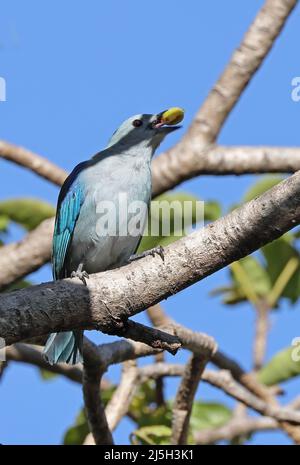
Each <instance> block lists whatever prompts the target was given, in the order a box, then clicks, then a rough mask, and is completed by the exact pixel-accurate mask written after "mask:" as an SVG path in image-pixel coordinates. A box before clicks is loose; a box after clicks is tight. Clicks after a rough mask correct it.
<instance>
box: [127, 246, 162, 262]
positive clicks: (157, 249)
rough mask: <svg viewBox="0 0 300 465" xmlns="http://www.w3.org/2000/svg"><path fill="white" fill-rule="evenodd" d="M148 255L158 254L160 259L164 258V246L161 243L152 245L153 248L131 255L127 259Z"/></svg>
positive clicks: (137, 258) (136, 258)
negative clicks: (155, 245)
mask: <svg viewBox="0 0 300 465" xmlns="http://www.w3.org/2000/svg"><path fill="white" fill-rule="evenodd" d="M148 255H151V256H152V257H155V255H159V256H160V258H161V259H162V261H164V260H165V255H164V248H163V247H162V246H161V245H159V246H158V247H154V248H153V249H150V250H145V252H142V253H141V254H135V255H131V257H129V260H128V261H129V262H133V261H135V260H139V259H140V258H144V257H148Z"/></svg>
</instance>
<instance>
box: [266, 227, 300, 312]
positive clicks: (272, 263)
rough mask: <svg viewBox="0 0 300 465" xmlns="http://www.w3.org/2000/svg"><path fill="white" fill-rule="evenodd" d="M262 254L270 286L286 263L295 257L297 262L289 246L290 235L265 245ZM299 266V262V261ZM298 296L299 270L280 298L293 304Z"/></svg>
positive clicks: (295, 251)
mask: <svg viewBox="0 0 300 465" xmlns="http://www.w3.org/2000/svg"><path fill="white" fill-rule="evenodd" d="M262 253H263V255H264V257H265V260H266V270H267V273H268V275H269V277H270V280H271V283H272V285H273V284H274V283H275V282H276V280H277V278H278V276H279V275H280V274H281V273H282V270H283V269H284V267H285V266H286V264H287V262H288V261H289V260H290V259H291V258H292V257H295V258H296V259H297V260H298V261H299V253H298V251H297V250H296V249H295V248H294V247H293V246H292V244H291V235H286V234H285V235H284V236H282V237H281V238H279V239H277V240H276V241H273V242H271V243H270V244H267V245H265V246H264V247H263V248H262ZM299 264H300V261H299ZM299 295H300V273H299V270H296V272H295V273H294V274H293V275H292V277H291V278H290V280H289V282H288V284H287V285H286V286H285V288H284V289H283V292H282V294H281V296H282V297H286V298H288V299H289V300H290V301H291V302H292V303H295V302H296V301H297V299H298V297H299Z"/></svg>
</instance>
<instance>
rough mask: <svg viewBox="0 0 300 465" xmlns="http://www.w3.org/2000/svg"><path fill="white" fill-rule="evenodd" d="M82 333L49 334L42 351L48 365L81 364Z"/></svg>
mask: <svg viewBox="0 0 300 465" xmlns="http://www.w3.org/2000/svg"><path fill="white" fill-rule="evenodd" d="M82 340H83V331H74V332H72V331H68V332H63V333H52V334H50V336H49V338H48V340H47V343H46V345H45V347H44V350H43V357H44V359H45V360H46V361H47V362H48V363H49V364H50V365H54V364H56V363H63V362H64V363H68V364H70V365H75V364H76V363H79V362H82Z"/></svg>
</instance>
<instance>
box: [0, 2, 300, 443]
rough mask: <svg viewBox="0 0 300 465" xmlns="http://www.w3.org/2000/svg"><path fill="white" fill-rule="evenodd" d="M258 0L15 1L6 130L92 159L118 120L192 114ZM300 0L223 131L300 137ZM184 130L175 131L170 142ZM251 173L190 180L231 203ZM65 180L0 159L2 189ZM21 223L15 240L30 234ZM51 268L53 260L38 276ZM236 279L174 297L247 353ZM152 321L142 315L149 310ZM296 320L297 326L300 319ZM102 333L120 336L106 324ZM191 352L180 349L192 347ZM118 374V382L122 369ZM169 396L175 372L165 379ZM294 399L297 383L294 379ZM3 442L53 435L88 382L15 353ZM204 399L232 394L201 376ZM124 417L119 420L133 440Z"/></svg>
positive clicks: (290, 388)
mask: <svg viewBox="0 0 300 465" xmlns="http://www.w3.org/2000/svg"><path fill="white" fill-rule="evenodd" d="M262 4H263V2H262V1H260V0H245V1H243V2H237V1H236V0H227V1H226V2H224V1H222V0H211V1H210V2H206V1H203V0H202V1H199V0H188V1H187V2H179V1H177V2H174V1H171V0H165V1H164V2H161V1H159V0H152V2H141V1H138V0H126V1H121V0H110V1H109V2H98V1H96V0H90V1H89V2H82V1H81V2H71V1H70V0H65V1H64V2H59V1H58V0H52V1H51V2H50V1H49V0H45V1H44V2H36V1H33V0H27V1H26V2H21V1H17V0H11V1H10V2H6V3H5V4H3V5H2V8H1V17H0V56H1V60H0V62H1V64H0V76H2V77H4V78H5V80H6V83H7V101H6V102H0V121H1V125H0V138H1V139H4V140H8V141H10V142H13V143H15V144H20V145H23V146H25V147H27V148H30V149H32V150H34V151H36V152H38V153H41V154H43V155H45V156H47V157H48V158H49V159H51V160H52V161H53V162H56V163H57V164H59V165H60V166H62V167H64V168H65V169H67V170H71V169H72V168H73V167H74V166H75V165H76V164H77V163H78V162H80V161H82V160H83V159H86V158H89V157H90V155H92V154H93V153H95V152H96V151H99V150H100V149H101V148H102V147H103V146H104V145H105V144H106V142H107V140H108V139H109V137H110V135H111V134H112V132H113V131H114V130H115V129H116V127H117V126H118V125H119V124H120V123H121V122H122V121H123V120H124V119H125V118H127V117H128V116H130V115H132V114H136V113H144V112H146V113H148V112H149V113H152V112H153V113H155V112H158V111H161V110H163V109H165V108H168V107H170V106H182V107H183V108H185V110H186V119H185V122H184V128H186V127H187V126H188V124H189V123H190V121H191V120H192V118H193V115H194V114H195V112H196V111H197V109H198V107H199V106H200V104H201V102H202V101H203V99H204V98H205V96H206V95H207V92H208V91H209V89H210V87H211V86H212V84H213V83H214V82H215V80H216V79H217V77H218V76H219V74H220V72H221V71H222V70H223V68H224V66H225V64H226V63H227V61H228V59H229V58H230V55H231V53H232V51H233V50H234V48H235V47H236V46H238V44H239V42H240V40H241V38H242V36H243V34H244V32H245V31H246V29H247V27H248V25H249V24H250V22H251V21H252V19H253V18H254V16H255V14H256V12H257V11H258V9H259V8H260V7H261V5H262ZM299 11H300V10H299V9H298V10H297V11H295V12H294V13H293V15H292V17H291V18H290V20H289V21H288V25H287V27H286V28H285V29H284V31H283V33H282V35H281V36H280V39H279V41H278V42H277V43H276V45H275V47H274V48H273V50H272V51H271V53H270V54H269V56H268V57H267V59H266V61H265V63H264V65H263V67H262V68H261V69H260V70H259V71H258V73H257V74H256V76H255V78H254V79H253V81H252V82H251V84H250V85H249V87H248V88H247V89H246V91H245V93H244V94H243V97H242V99H241V100H240V102H239V103H238V105H237V106H236V107H235V109H234V111H233V112H232V114H231V115H230V117H229V119H228V121H227V122H226V124H225V126H224V129H223V131H222V133H221V135H220V138H219V142H220V143H222V144H249V145H259V144H266V145H267V144H270V145H299V144H300V135H299V129H298V121H299V111H300V102H299V103H298V104H297V103H295V102H293V101H292V99H291V90H292V87H291V80H292V78H293V77H295V76H299V75H300V64H299V53H298V49H297V44H298V42H299V28H300V17H299ZM184 128H183V130H181V131H178V133H176V134H174V135H172V136H170V138H169V139H168V140H167V141H166V143H165V144H164V145H163V146H162V147H161V148H162V150H163V149H165V148H167V147H169V146H171V145H173V144H174V143H175V142H176V141H177V140H178V139H179V138H180V137H181V135H182V134H183V131H184ZM254 179H255V178H254V177H253V176H243V177H234V176H227V177H223V178H220V177H211V176H203V177H201V178H197V179H194V180H192V181H189V182H187V183H185V184H184V185H183V186H180V189H181V190H186V191H188V192H190V193H194V194H196V195H197V196H199V197H200V198H201V199H204V200H210V199H216V200H219V201H221V202H222V203H223V206H224V209H225V208H227V207H228V206H229V205H231V204H232V203H234V202H236V201H238V200H239V199H240V197H241V195H242V194H243V193H244V192H245V190H247V188H248V186H250V185H251V183H253V182H254ZM57 194H58V190H57V188H56V187H55V186H52V185H51V184H49V183H47V182H46V181H43V180H42V179H40V178H38V177H36V176H34V175H33V174H31V173H29V172H26V171H25V170H22V169H21V168H18V167H16V166H13V165H12V164H9V163H7V162H4V161H0V196H1V198H10V197H17V196H27V197H28V196H31V197H39V198H42V199H45V200H47V201H49V202H51V203H53V204H55V202H56V198H57ZM21 235H22V231H20V230H18V229H17V228H15V229H14V231H13V234H12V236H11V238H10V239H11V240H15V239H17V238H19V237H21ZM50 279H51V273H50V267H49V266H45V267H43V269H42V270H40V271H39V272H37V273H35V274H34V275H33V276H32V281H33V282H36V283H38V282H41V281H47V280H50ZM226 281H227V271H226V270H222V271H220V272H218V273H216V274H215V275H213V276H211V277H209V278H207V279H206V280H204V281H203V282H201V283H198V284H197V285H194V286H193V287H192V288H189V289H187V290H185V291H183V292H182V293H181V294H179V295H177V296H174V297H172V298H170V299H169V300H168V301H167V302H165V303H164V304H163V305H164V308H165V309H166V310H167V311H168V312H169V313H170V315H172V317H174V318H175V319H177V320H178V321H180V322H182V323H184V324H185V325H186V326H190V327H193V328H194V329H197V330H199V331H204V332H207V333H209V334H211V335H212V336H214V337H215V338H216V340H217V341H218V343H219V346H220V347H221V348H222V350H224V351H226V352H227V353H229V354H231V356H233V357H236V358H237V359H238V360H239V361H240V362H241V363H242V364H243V365H244V366H245V367H247V368H250V366H251V343H252V336H253V322H254V315H253V312H252V310H251V309H250V308H249V307H248V306H247V305H242V306H240V307H239V308H236V309H230V308H229V309H228V308H226V307H224V306H222V304H221V303H220V302H219V300H218V298H212V297H210V296H209V292H210V291H211V290H212V289H213V288H215V287H217V286H218V285H220V284H224V283H226ZM299 310H300V309H299V305H297V306H295V307H293V308H289V307H288V306H286V307H284V308H282V309H281V310H280V311H279V312H276V313H274V314H273V317H272V327H271V331H270V338H269V344H268V356H270V355H272V354H273V353H274V352H275V351H276V350H279V349H281V348H282V347H285V346H288V345H289V344H290V343H291V340H292V339H293V338H294V337H296V336H299V330H298V329H297V328H299V327H300V317H299ZM140 320H142V321H143V318H142V317H140ZM297 331H298V332H297ZM95 340H97V341H99V342H101V341H104V340H105V341H106V340H113V338H108V337H104V336H103V335H101V334H97V335H96V339H95ZM186 356H187V354H185V353H181V354H180V355H179V356H178V360H180V361H181V360H185V359H186ZM108 376H109V377H110V378H111V379H112V380H113V381H117V380H118V376H119V369H118V368H116V367H114V368H112V369H111V370H110V371H109V373H108ZM167 386H168V393H169V394H170V395H171V396H173V395H174V393H175V388H176V382H175V381H170V382H168V384H167ZM286 388H287V394H286V396H285V398H284V400H285V401H287V400H288V399H290V398H291V397H292V396H294V395H296V394H297V381H293V382H289V383H288V384H287V385H286ZM0 393H1V394H0V405H1V422H0V442H1V443H4V444H16V443H22V444H56V443H59V442H60V441H61V439H62V435H63V433H64V431H65V429H66V428H67V427H68V426H69V425H70V424H71V423H72V422H73V420H74V418H75V416H76V414H77V412H78V410H79V408H80V406H81V405H82V395H81V390H80V387H79V386H77V385H75V384H72V383H71V382H68V381H66V380H64V379H57V380H55V381H51V382H42V381H41V380H40V377H39V374H38V372H37V370H36V369H35V368H32V367H28V366H22V365H17V364H14V365H13V364H12V365H11V366H10V367H9V368H8V370H7V371H6V373H5V377H4V379H3V381H2V382H1V386H0ZM197 397H198V398H202V399H203V400H222V401H224V402H225V403H226V404H227V405H232V401H231V399H229V398H227V397H224V396H223V395H222V393H220V392H219V391H217V390H215V389H211V388H208V387H207V386H205V385H201V388H200V389H199V392H198V396H197ZM131 427H132V425H131V424H130V423H129V422H128V421H127V420H126V419H125V420H123V422H122V423H121V425H120V426H119V428H118V430H117V431H116V433H115V439H116V442H117V443H121V444H125V443H127V441H128V433H129V431H128V429H129V428H131ZM251 443H256V444H264V443H265V444H287V443H289V439H287V438H286V436H285V435H284V434H283V433H273V432H272V433H262V434H259V435H257V436H255V438H254V439H253V440H252V441H251Z"/></svg>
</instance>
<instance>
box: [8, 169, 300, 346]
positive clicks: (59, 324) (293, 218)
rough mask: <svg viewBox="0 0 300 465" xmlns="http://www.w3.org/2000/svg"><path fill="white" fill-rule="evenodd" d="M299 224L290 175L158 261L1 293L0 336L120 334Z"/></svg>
mask: <svg viewBox="0 0 300 465" xmlns="http://www.w3.org/2000/svg"><path fill="white" fill-rule="evenodd" d="M299 221H300V172H297V173H296V174H294V175H293V176H291V177H290V178H288V179H286V180H284V181H282V182H281V183H279V184H278V185H277V186H275V187H274V188H272V189H270V190H269V191H268V192H266V193H265V194H263V195H262V196H260V197H258V198H256V199H254V200H252V201H251V202H248V203H247V204H245V205H243V206H242V207H240V208H239V209H237V210H234V211H233V212H231V213H229V214H228V215H227V216H225V217H224V218H221V219H220V220H218V221H216V222H214V223H211V224H209V225H208V226H207V227H205V228H203V229H201V230H199V231H196V232H194V233H193V234H191V235H190V236H187V237H185V238H183V239H180V240H178V241H177V242H175V243H173V244H171V245H170V246H168V247H167V248H166V249H165V258H164V261H163V260H161V258H160V257H157V256H156V257H146V258H144V259H141V260H138V261H136V262H134V263H131V264H130V265H128V266H124V267H122V268H119V269H115V270H111V271H107V272H104V273H99V274H96V275H92V276H91V277H90V279H89V283H88V286H83V285H82V284H81V283H80V284H79V280H77V279H73V280H72V279H66V280H62V281H56V282H54V283H46V284H41V285H39V286H32V287H30V288H27V289H23V290H20V291H17V292H12V293H9V294H3V295H2V296H1V297H0V335H1V337H3V338H4V339H5V340H6V342H7V344H11V343H13V342H19V341H20V340H23V339H26V338H29V337H34V336H39V335H41V334H47V333H49V332H53V331H57V330H58V331H63V330H70V329H79V328H82V329H90V328H96V329H100V330H101V331H102V332H105V333H109V334H112V333H114V331H115V332H116V333H117V334H120V325H121V324H123V325H124V331H126V321H127V319H128V318H129V317H131V316H133V315H135V314H137V313H139V312H141V311H143V310H144V309H145V308H147V307H149V306H151V305H153V304H155V303H157V302H159V301H160V300H162V299H164V298H167V297H168V296H170V295H172V294H175V293H177V292H179V291H180V290H182V289H184V288H186V287H187V286H189V285H191V284H193V283H195V282H197V281H199V280H201V279H203V278H205V277H206V276H208V275H210V274H212V273H214V272H215V271H217V270H219V269H221V268H222V267H224V266H226V265H228V264H229V263H232V262H233V261H236V260H238V259H239V258H241V257H243V256H246V255H248V254H249V253H251V252H253V251H254V250H256V249H258V248H260V247H261V246H262V245H264V244H266V243H268V242H270V241H272V240H274V239H276V238H277V237H279V236H280V235H282V234H283V233H285V232H286V231H288V230H289V229H291V228H292V227H294V226H295V225H296V224H297V223H298V222H299ZM158 277H159V279H158ZM129 282H130V286H129ZM116 322H117V323H118V324H117V325H116ZM116 327H117V329H116Z"/></svg>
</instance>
